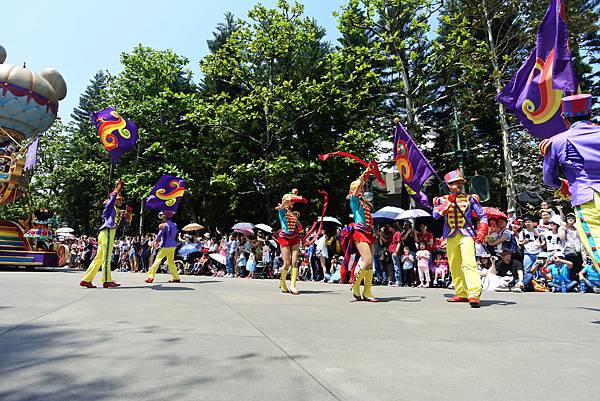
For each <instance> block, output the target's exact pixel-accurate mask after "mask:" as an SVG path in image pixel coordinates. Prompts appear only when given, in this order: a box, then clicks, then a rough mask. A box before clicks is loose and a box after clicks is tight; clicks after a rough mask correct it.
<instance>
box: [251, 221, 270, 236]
mask: <svg viewBox="0 0 600 401" xmlns="http://www.w3.org/2000/svg"><path fill="white" fill-rule="evenodd" d="M255 227H256V228H258V229H259V230H263V231H266V232H268V233H269V234H271V233H272V232H273V228H272V227H271V226H268V225H266V224H262V223H261V224H257V225H256V226H255Z"/></svg>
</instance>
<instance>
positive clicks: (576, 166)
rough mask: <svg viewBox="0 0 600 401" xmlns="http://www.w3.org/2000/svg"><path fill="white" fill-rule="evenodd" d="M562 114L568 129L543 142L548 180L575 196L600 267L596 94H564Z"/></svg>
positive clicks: (583, 233) (582, 231) (584, 237)
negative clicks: (560, 174) (594, 102)
mask: <svg viewBox="0 0 600 401" xmlns="http://www.w3.org/2000/svg"><path fill="white" fill-rule="evenodd" d="M562 116H563V119H564V122H565V125H566V127H567V131H565V132H563V133H561V134H558V135H556V136H553V137H552V138H549V139H546V140H544V141H542V142H541V143H540V151H541V153H542V156H544V166H543V171H544V182H545V183H546V185H548V186H550V187H552V188H556V189H557V192H558V193H559V194H560V195H561V196H563V197H565V198H568V197H569V196H570V197H571V204H572V205H573V208H574V211H575V217H576V219H577V220H576V226H577V230H578V231H579V236H580V237H581V242H582V243H583V245H584V246H585V249H586V251H587V253H588V255H589V257H590V258H591V259H592V262H593V264H594V267H595V268H596V270H598V271H600V266H599V265H600V253H599V250H598V246H599V245H600V140H599V138H600V127H599V126H597V125H595V124H593V123H592V122H591V121H590V120H591V118H592V95H589V94H581V95H573V96H567V97H564V98H562ZM559 172H562V174H564V176H565V177H566V179H564V178H560V176H559Z"/></svg>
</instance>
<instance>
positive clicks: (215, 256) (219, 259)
mask: <svg viewBox="0 0 600 401" xmlns="http://www.w3.org/2000/svg"><path fill="white" fill-rule="evenodd" d="M208 256H210V257H211V258H212V259H214V260H216V261H217V262H219V263H220V264H222V265H224V264H226V263H225V256H223V255H221V254H220V253H211V254H209V255H208Z"/></svg>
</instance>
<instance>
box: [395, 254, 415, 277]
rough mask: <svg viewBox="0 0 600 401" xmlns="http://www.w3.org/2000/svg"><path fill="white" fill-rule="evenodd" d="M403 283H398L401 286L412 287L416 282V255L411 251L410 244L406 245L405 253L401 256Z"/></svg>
mask: <svg viewBox="0 0 600 401" xmlns="http://www.w3.org/2000/svg"><path fill="white" fill-rule="evenodd" d="M401 263H402V279H403V283H396V284H397V285H401V286H408V287H412V286H413V285H414V284H415V273H414V270H415V257H414V256H413V254H412V253H411V252H410V248H409V247H408V246H405V247H404V253H403V254H402V258H401Z"/></svg>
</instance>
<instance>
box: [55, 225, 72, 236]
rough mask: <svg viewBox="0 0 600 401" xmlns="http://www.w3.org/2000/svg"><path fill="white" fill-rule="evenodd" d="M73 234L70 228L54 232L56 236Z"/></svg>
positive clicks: (62, 228)
mask: <svg viewBox="0 0 600 401" xmlns="http://www.w3.org/2000/svg"><path fill="white" fill-rule="evenodd" d="M74 232H75V230H73V229H72V228H71V227H61V228H59V229H58V230H56V234H59V235H61V234H73V233H74Z"/></svg>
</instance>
